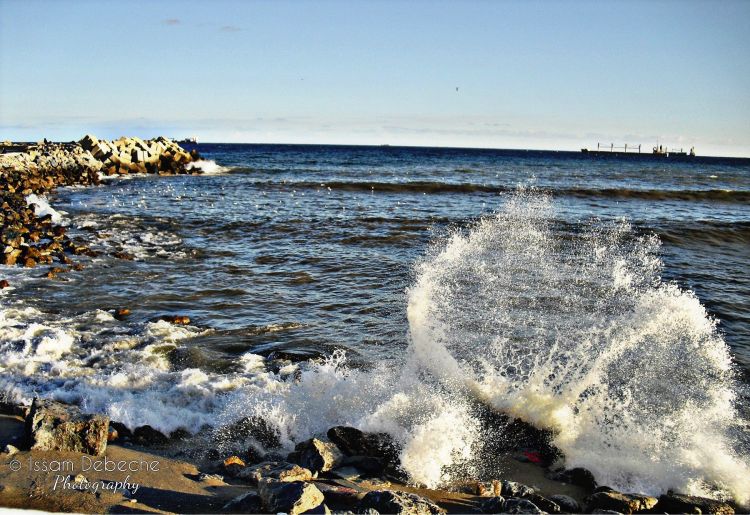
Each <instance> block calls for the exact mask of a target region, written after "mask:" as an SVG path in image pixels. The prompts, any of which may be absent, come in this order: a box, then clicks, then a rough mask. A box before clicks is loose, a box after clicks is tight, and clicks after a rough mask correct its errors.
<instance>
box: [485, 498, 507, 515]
mask: <svg viewBox="0 0 750 515" xmlns="http://www.w3.org/2000/svg"><path fill="white" fill-rule="evenodd" d="M479 509H480V510H481V511H482V513H503V511H504V510H505V499H504V498H503V497H502V496H500V495H496V496H494V497H490V498H489V499H486V500H484V501H482V502H481V504H480V505H479Z"/></svg>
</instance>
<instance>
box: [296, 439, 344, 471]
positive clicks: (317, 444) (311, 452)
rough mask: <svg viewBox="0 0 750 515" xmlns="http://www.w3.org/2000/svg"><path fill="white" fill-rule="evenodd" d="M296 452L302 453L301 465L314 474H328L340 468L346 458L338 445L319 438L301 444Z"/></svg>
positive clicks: (297, 446)
mask: <svg viewBox="0 0 750 515" xmlns="http://www.w3.org/2000/svg"><path fill="white" fill-rule="evenodd" d="M294 450H295V451H297V452H299V453H300V455H299V464H300V465H302V466H303V467H305V468H308V469H310V470H311V471H313V472H328V471H329V470H331V469H334V468H336V467H338V466H339V465H340V464H341V462H342V461H343V458H344V455H343V454H342V452H341V451H340V450H339V448H338V447H337V446H336V444H334V443H331V442H326V441H324V440H320V439H318V438H311V439H309V440H305V441H304V442H300V443H298V444H297V445H296V447H295V449H294Z"/></svg>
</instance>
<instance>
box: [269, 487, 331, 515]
mask: <svg viewBox="0 0 750 515" xmlns="http://www.w3.org/2000/svg"><path fill="white" fill-rule="evenodd" d="M258 494H259V496H260V499H261V502H262V504H263V507H264V508H265V509H266V510H267V511H269V512H271V513H279V512H284V513H288V514H289V515H297V514H299V513H303V512H306V511H308V510H311V509H313V508H317V507H318V506H320V505H321V504H322V503H323V500H324V497H323V493H322V492H321V491H320V490H319V489H318V487H316V486H315V485H313V484H312V483H306V482H304V481H293V482H290V483H287V482H283V481H275V480H272V479H263V480H261V481H260V482H259V483H258Z"/></svg>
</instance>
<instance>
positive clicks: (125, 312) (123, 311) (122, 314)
mask: <svg viewBox="0 0 750 515" xmlns="http://www.w3.org/2000/svg"><path fill="white" fill-rule="evenodd" d="M113 316H114V317H115V319H116V320H124V319H125V318H127V317H128V316H130V310H129V309H128V308H119V309H116V310H115V314H114V315H113Z"/></svg>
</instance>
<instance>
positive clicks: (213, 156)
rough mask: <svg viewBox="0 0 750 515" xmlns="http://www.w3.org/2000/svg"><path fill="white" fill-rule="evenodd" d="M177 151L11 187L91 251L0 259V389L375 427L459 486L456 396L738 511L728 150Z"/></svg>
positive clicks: (744, 444)
mask: <svg viewBox="0 0 750 515" xmlns="http://www.w3.org/2000/svg"><path fill="white" fill-rule="evenodd" d="M198 149H199V151H200V152H201V153H202V154H203V155H204V158H205V161H204V162H203V163H201V164H202V167H203V168H204V170H206V172H207V173H206V174H204V175H202V176H181V177H151V176H141V177H138V176H134V177H128V178H124V179H114V180H108V181H106V183H105V184H103V185H102V186H99V187H96V188H69V189H63V190H59V191H58V192H57V193H56V194H55V195H54V196H53V197H52V198H49V199H40V198H33V199H29V201H30V203H32V202H33V203H34V204H35V205H36V209H37V210H38V211H43V212H46V213H51V214H53V216H59V217H60V219H61V220H62V221H63V223H65V224H67V226H68V228H69V231H70V233H71V234H78V235H81V236H82V237H85V238H86V239H87V240H89V241H92V242H93V244H92V246H93V248H95V249H98V250H102V251H106V252H105V253H103V254H102V256H100V257H95V258H84V261H83V262H84V264H85V265H86V268H85V269H84V270H83V271H81V272H76V273H72V274H67V275H62V276H61V277H62V278H63V280H55V281H50V280H47V279H41V278H39V276H40V275H42V273H41V271H40V270H23V269H16V268H13V269H11V268H4V267H3V268H0V276H2V277H6V278H8V279H9V280H10V282H11V283H12V285H13V286H14V288H11V289H6V290H2V293H0V308H1V310H2V311H0V370H2V375H1V376H0V377H1V378H0V389H1V390H2V393H3V395H5V396H6V397H8V398H10V399H12V400H15V401H28V400H29V399H30V398H31V397H33V396H34V395H43V396H49V397H53V398H57V399H60V400H64V401H67V402H76V403H79V404H81V405H82V406H83V407H84V408H85V409H87V410H89V411H100V412H106V413H108V414H109V415H110V416H111V417H112V418H113V419H115V420H119V421H122V422H124V423H126V424H128V425H129V426H131V427H136V426H139V425H143V424H150V425H152V426H153V427H156V428H158V429H160V430H162V431H164V432H167V433H168V432H170V431H173V430H175V429H177V428H185V429H188V430H189V431H198V430H200V428H201V427H202V426H203V425H204V424H210V425H212V426H216V425H219V424H229V423H231V422H234V421H236V420H238V419H240V418H243V417H247V416H259V417H262V418H264V419H265V420H266V421H268V423H269V424H271V425H272V426H273V427H275V428H277V429H278V430H279V432H280V434H281V436H282V440H283V443H284V445H286V446H287V447H291V446H293V444H294V442H295V441H299V440H301V439H304V438H307V437H309V436H311V435H313V434H316V433H319V432H323V431H325V430H326V429H328V428H329V427H330V426H332V425H336V424H350V425H356V426H358V427H361V428H363V429H366V430H383V431H388V432H389V433H391V434H392V435H393V436H394V437H395V438H397V439H398V440H399V441H400V442H401V444H402V445H403V451H402V454H401V459H402V464H403V466H404V469H405V470H406V471H407V472H408V473H409V475H410V478H411V480H412V481H414V482H417V483H420V484H424V485H428V486H439V485H441V484H445V483H446V482H450V480H451V479H452V478H453V477H454V476H455V475H456V474H459V473H460V474H461V477H465V474H467V473H476V474H481V473H483V472H482V471H483V470H484V468H483V467H482V466H481V465H482V462H483V461H487V457H486V452H484V449H485V448H486V445H487V442H486V436H487V435H486V434H485V433H484V432H483V431H484V429H483V426H482V421H481V420H478V415H477V410H476V405H477V403H479V404H482V405H484V406H488V407H490V408H491V409H496V410H499V411H503V412H505V413H509V414H511V415H513V416H515V417H518V418H521V419H523V420H525V421H527V422H529V423H532V424H534V425H536V426H538V427H540V428H546V429H550V430H553V431H554V434H555V440H554V443H555V444H556V445H557V446H558V447H559V448H560V449H561V450H562V451H563V452H564V454H565V460H566V465H567V466H583V467H586V468H589V469H590V470H592V471H593V472H594V474H595V476H596V477H597V480H598V481H599V482H600V483H603V484H608V485H610V486H613V487H615V488H622V489H626V490H638V491H643V492H648V493H658V492H663V491H665V490H667V489H669V488H674V489H677V490H681V491H687V492H690V493H695V494H706V495H713V496H719V497H721V496H727V495H728V496H732V497H734V498H736V499H738V500H740V501H741V502H748V501H749V500H750V499H748V489H747V488H746V486H747V485H748V484H750V429H749V428H748V423H749V422H748V421H749V420H750V396H749V395H748V384H749V382H750V380H749V379H748V377H750V161H749V160H739V159H710V158H697V159H694V160H685V161H666V160H654V159H648V158H644V159H633V160H623V159H596V158H591V157H587V156H583V155H581V154H577V153H562V152H532V151H529V152H522V151H499V150H498V151H494V150H459V149H424V148H422V149H417V148H399V147H343V146H342V147H336V146H283V145H218V144H217V145H209V144H206V145H200V146H199V147H198ZM116 251H120V252H126V253H128V254H131V255H132V256H133V257H134V259H133V260H122V259H116V258H114V257H112V256H111V254H112V253H113V252H116ZM120 307H127V308H129V309H130V310H131V311H132V314H131V315H130V316H129V317H127V318H126V319H124V320H116V319H115V318H114V316H113V310H114V309H116V308H120ZM169 314H184V315H188V316H189V317H190V318H191V325H189V326H185V327H178V326H173V325H171V324H169V323H166V322H163V321H160V320H159V317H161V316H162V315H169ZM500 433H502V431H500ZM457 471H458V472H457ZM499 472H502V471H499Z"/></svg>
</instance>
